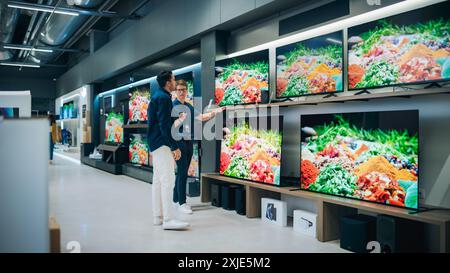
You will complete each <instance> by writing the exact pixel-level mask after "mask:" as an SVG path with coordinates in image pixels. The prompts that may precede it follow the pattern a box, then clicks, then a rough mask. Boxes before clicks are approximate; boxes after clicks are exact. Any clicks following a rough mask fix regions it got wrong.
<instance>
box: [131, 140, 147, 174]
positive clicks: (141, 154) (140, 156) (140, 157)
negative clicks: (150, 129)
mask: <svg viewBox="0 0 450 273" xmlns="http://www.w3.org/2000/svg"><path fill="white" fill-rule="evenodd" d="M128 159H129V162H130V163H132V164H139V165H143V166H148V165H149V163H148V162H149V147H148V141H147V137H146V135H144V134H130V145H129V148H128Z"/></svg>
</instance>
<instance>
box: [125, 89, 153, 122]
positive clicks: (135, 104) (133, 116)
mask: <svg viewBox="0 0 450 273" xmlns="http://www.w3.org/2000/svg"><path fill="white" fill-rule="evenodd" d="M129 96H130V100H129V102H128V112H129V113H128V119H129V121H130V122H145V121H147V120H148V117H147V110H148V104H149V103H150V84H144V85H141V86H136V87H133V88H130V91H129Z"/></svg>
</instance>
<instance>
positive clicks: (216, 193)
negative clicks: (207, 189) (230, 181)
mask: <svg viewBox="0 0 450 273" xmlns="http://www.w3.org/2000/svg"><path fill="white" fill-rule="evenodd" d="M211 205H213V206H216V207H221V206H222V184H221V183H212V184H211Z"/></svg>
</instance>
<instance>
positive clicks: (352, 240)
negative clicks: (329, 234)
mask: <svg viewBox="0 0 450 273" xmlns="http://www.w3.org/2000/svg"><path fill="white" fill-rule="evenodd" d="M376 226H377V218H376V217H373V216H369V215H364V214H357V215H352V216H346V217H342V218H341V223H340V233H341V242H340V244H341V248H343V249H347V250H350V251H353V252H356V253H367V252H368V250H367V249H366V248H367V243H368V242H370V241H375V240H376V236H377V233H376Z"/></svg>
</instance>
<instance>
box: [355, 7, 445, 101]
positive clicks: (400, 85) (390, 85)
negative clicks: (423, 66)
mask: <svg viewBox="0 0 450 273" xmlns="http://www.w3.org/2000/svg"><path fill="white" fill-rule="evenodd" d="M442 3H445V2H441V3H435V4H432V5H429V6H426V7H422V8H419V9H415V10H409V11H405V12H401V13H397V14H395V15H391V16H387V17H383V18H380V19H377V20H373V21H369V22H366V23H362V24H358V25H354V26H351V27H348V28H347V33H348V31H349V30H350V29H352V28H355V27H359V26H363V25H366V24H371V23H374V22H379V21H380V20H385V19H389V18H392V17H396V16H405V15H406V14H408V13H411V12H417V11H419V10H423V9H426V8H430V7H432V6H434V5H436V4H442ZM349 38H350V37H347V41H346V43H347V91H349V92H354V91H360V90H373V89H381V88H388V87H403V86H408V85H421V84H433V83H440V82H447V81H450V78H445V79H438V80H429V81H417V82H406V83H396V84H388V85H379V86H370V87H358V88H350V81H349V74H348V68H349V67H350V63H349V51H350V47H349V44H348V39H349Z"/></svg>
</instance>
